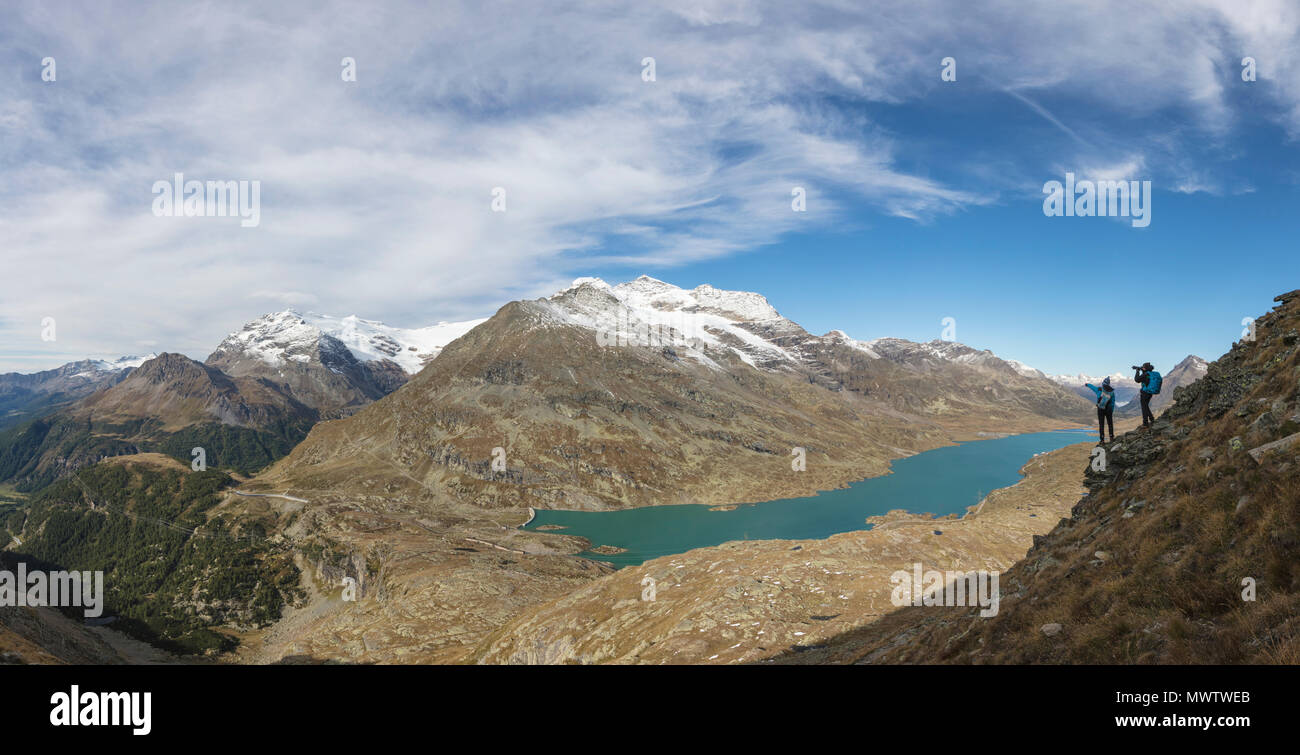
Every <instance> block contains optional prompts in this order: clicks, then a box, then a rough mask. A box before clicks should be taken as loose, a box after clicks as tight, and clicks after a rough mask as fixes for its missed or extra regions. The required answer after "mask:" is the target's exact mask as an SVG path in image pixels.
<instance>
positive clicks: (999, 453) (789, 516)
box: [524, 430, 1093, 567]
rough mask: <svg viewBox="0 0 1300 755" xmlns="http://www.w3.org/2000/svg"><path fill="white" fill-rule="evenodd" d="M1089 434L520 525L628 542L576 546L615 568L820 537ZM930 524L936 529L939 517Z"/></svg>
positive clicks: (995, 484) (1018, 440) (934, 506)
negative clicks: (849, 478) (804, 491)
mask: <svg viewBox="0 0 1300 755" xmlns="http://www.w3.org/2000/svg"><path fill="white" fill-rule="evenodd" d="M1092 435H1093V433H1092V431H1090V430H1056V431H1052V432H1044V433H1026V434H1024V435H1012V436H1009V437H1006V438H995V439H990V440H978V441H971V442H967V443H961V444H958V445H956V446H947V447H945V448H936V449H934V450H933V451H925V452H922V453H919V454H916V455H915V456H909V457H908V458H906V459H896V460H894V461H892V462H890V467H891V469H892V473H891V474H887V475H885V476H883V477H873V478H871V479H869V480H862V481H860V482H854V483H850V485H849V487H847V488H842V489H840V490H830V491H825V492H822V493H819V494H817V495H815V496H808V497H805V498H786V499H783V500H779V501H767V502H765V503H752V504H742V505H741V506H739V507H738V508H736V509H735V510H734V511H710V510H709V507H708V506H705V505H693V504H686V505H677V506H651V507H647V508H640V509H629V510H627V511H548V510H538V511H537V516H536V517H535V518H534V519H533V521H531V522H529V523H528V525H527V526H526V527H525V528H524V529H529V530H533V529H537V528H538V527H541V526H544V525H548V524H550V525H560V526H562V527H564V528H565V529H563V530H559V531H560V532H563V533H564V534H566V535H579V536H581V537H585V538H587V539H588V540H590V541H591V544H592V546H593V547H595V546H600V545H612V546H615V547H618V548H626V549H627V552H626V553H619V554H615V555H603V554H596V553H590V552H586V553H583V554H582V555H583V556H586V557H588V558H594V559H599V560H601V561H608V562H610V563H613V564H614V565H616V566H620V567H622V566H632V565H635V564H640V563H642V562H644V561H647V560H649V559H652V558H658V557H659V556H667V555H670V554H674V553H683V552H685V551H688V550H691V549H692V548H703V547H706V546H711V545H718V544H720V543H725V542H728V541H731V540H774V539H776V540H807V539H820V538H826V537H830V536H831V535H834V534H836V533H838V532H849V531H852V530H865V529H870V525H868V524H866V521H865V520H866V518H867V517H869V516H873V515H876V514H884V513H886V512H888V511H890V510H891V509H904V510H907V511H913V512H918V513H919V512H928V513H931V514H934V515H935V516H943V515H945V514H953V513H957V514H963V513H965V511H966V508H967V507H968V506H974V505H975V504H977V503H979V502H980V500H981V499H983V497H984V496H985V495H987V494H988V493H989V492H991V491H993V490H996V489H997V488H1004V487H1006V486H1008V485H1014V484H1015V483H1016V482H1017V481H1018V480H1020V479H1021V478H1020V468H1021V467H1022V466H1024V465H1025V462H1027V461H1029V459H1030V458H1032V457H1033V456H1034V455H1035V454H1038V453H1043V452H1045V451H1054V450H1056V449H1058V448H1063V447H1065V446H1068V445H1072V444H1074V443H1080V442H1082V441H1086V440H1088V439H1089V438H1091V437H1092ZM810 463H811V460H810ZM791 474H796V473H794V472H792V473H791ZM935 527H936V529H940V530H941V529H943V524H942V523H938V524H936V526H935Z"/></svg>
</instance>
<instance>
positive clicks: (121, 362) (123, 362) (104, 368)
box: [74, 354, 158, 375]
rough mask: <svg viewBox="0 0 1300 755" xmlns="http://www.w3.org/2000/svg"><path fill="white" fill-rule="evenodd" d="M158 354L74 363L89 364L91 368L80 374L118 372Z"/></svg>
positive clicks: (131, 367)
mask: <svg viewBox="0 0 1300 755" xmlns="http://www.w3.org/2000/svg"><path fill="white" fill-rule="evenodd" d="M156 356H158V355H157V354H146V355H145V356H142V357H137V356H126V357H118V358H117V359H113V360H108V359H88V360H86V361H85V362H75V363H74V364H87V363H88V366H89V370H87V371H86V372H82V373H79V374H82V375H85V374H87V373H88V372H117V371H118V370H132V369H135V368H136V367H139V366H140V365H142V364H144V363H145V362H147V361H149V360H150V359H153V358H154V357H156Z"/></svg>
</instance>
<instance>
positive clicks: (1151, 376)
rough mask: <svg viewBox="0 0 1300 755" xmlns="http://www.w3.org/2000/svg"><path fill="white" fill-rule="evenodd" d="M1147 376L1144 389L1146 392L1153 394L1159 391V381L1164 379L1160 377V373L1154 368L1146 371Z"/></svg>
mask: <svg viewBox="0 0 1300 755" xmlns="http://www.w3.org/2000/svg"><path fill="white" fill-rule="evenodd" d="M1147 377H1148V379H1147V387H1146V391H1147V393H1150V394H1151V395H1152V396H1154V395H1156V394H1157V393H1159V392H1160V383H1161V381H1162V380H1164V378H1162V377H1160V373H1159V372H1156V371H1154V370H1153V371H1151V372H1148V373H1147Z"/></svg>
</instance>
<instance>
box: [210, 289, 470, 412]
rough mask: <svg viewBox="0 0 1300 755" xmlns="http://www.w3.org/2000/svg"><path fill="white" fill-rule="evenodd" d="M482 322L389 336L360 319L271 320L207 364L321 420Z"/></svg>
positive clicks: (390, 386) (280, 315)
mask: <svg viewBox="0 0 1300 755" xmlns="http://www.w3.org/2000/svg"><path fill="white" fill-rule="evenodd" d="M479 322H481V320H471V321H469V322H460V323H439V324H438V325H433V326H429V327H426V328H413V329H404V328H395V327H392V326H389V325H385V324H383V323H381V322H376V321H373V320H363V319H361V318H359V317H355V316H353V317H342V318H337V317H330V316H329V315H320V314H301V313H299V312H296V311H294V310H292V309H289V310H285V311H283V312H274V313H271V314H268V315H263V316H262V317H260V318H258V319H256V320H254V321H252V322H250V323H248V324H247V325H245V326H244V327H243V329H242V330H239V331H237V332H235V333H231V334H230V335H229V336H227V337H226V338H225V340H223V341H222V342H221V343H220V344H219V345H218V346H217V348H216V350H215V351H213V352H212V354H211V355H210V356H209V357H208V359H207V362H206V363H207V364H208V365H209V366H212V367H217V368H219V369H220V370H222V371H223V372H225V373H226V374H228V375H231V376H233V377H260V378H265V379H267V380H270V381H272V382H273V383H275V384H277V385H282V386H284V387H285V388H287V390H288V391H289V393H290V394H291V395H293V396H294V398H296V399H297V400H299V401H301V402H303V403H304V404H306V405H308V406H310V407H312V408H314V409H316V410H318V411H320V412H321V416H322V417H326V418H328V417H334V416H339V415H341V414H348V413H350V412H352V411H354V410H356V409H357V408H359V407H361V406H363V405H365V404H368V403H370V402H371V401H374V400H376V399H378V398H382V397H383V396H386V395H388V394H389V393H392V392H393V391H395V390H397V389H398V388H399V387H401V386H402V385H403V384H404V383H405V382H406V381H407V380H408V379H410V376H411V375H412V374H414V373H416V372H419V370H420V369H421V368H422V367H423V365H424V363H425V362H427V361H428V360H429V359H432V358H433V357H434V356H436V355H437V354H438V352H440V351H441V350H442V347H443V346H446V345H447V344H448V343H450V342H451V341H453V340H455V339H456V338H458V337H460V336H462V335H464V334H465V333H466V332H468V331H469V330H471V329H472V328H473V327H474V326H475V325H477V324H478V323H479Z"/></svg>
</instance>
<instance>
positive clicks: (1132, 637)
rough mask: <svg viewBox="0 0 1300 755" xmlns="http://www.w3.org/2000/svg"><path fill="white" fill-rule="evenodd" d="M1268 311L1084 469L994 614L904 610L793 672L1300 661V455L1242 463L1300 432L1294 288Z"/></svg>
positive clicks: (1279, 450)
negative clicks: (1155, 413)
mask: <svg viewBox="0 0 1300 755" xmlns="http://www.w3.org/2000/svg"><path fill="white" fill-rule="evenodd" d="M1275 301H1278V302H1280V304H1279V305H1278V306H1277V307H1275V309H1274V311H1272V312H1270V313H1268V314H1267V315H1265V316H1263V317H1261V318H1260V319H1259V320H1258V321H1257V323H1256V332H1257V339H1256V340H1255V341H1254V342H1241V343H1237V344H1234V346H1233V347H1232V350H1231V351H1229V352H1228V353H1227V354H1225V355H1224V356H1223V357H1222V358H1220V359H1219V360H1217V361H1216V362H1214V363H1212V364H1210V365H1209V366H1208V369H1207V370H1206V371H1205V374H1204V376H1203V377H1202V378H1201V379H1199V380H1197V381H1195V382H1193V383H1191V384H1189V385H1183V386H1180V387H1178V388H1177V389H1176V390H1175V391H1173V394H1174V395H1173V398H1174V403H1173V405H1172V406H1170V407H1169V408H1168V410H1167V411H1165V412H1164V414H1163V415H1161V417H1160V418H1159V419H1158V420H1157V422H1156V425H1155V428H1154V429H1152V430H1135V431H1133V432H1130V433H1127V434H1125V435H1123V436H1121V437H1120V438H1118V439H1117V441H1116V442H1115V443H1113V444H1108V446H1107V447H1106V448H1107V453H1106V467H1105V469H1104V470H1102V469H1098V468H1095V467H1094V466H1092V465H1091V464H1090V465H1089V466H1088V467H1087V472H1086V478H1085V482H1086V484H1087V486H1088V488H1089V490H1090V493H1089V495H1087V496H1086V497H1084V498H1083V499H1082V500H1080V501H1079V503H1078V504H1077V505H1076V506H1074V508H1073V509H1072V512H1071V515H1070V517H1069V518H1068V519H1064V520H1062V521H1061V523H1060V524H1058V525H1057V526H1056V527H1055V529H1053V530H1052V531H1051V532H1050V533H1048V534H1047V535H1046V536H1044V537H1041V538H1035V542H1034V546H1033V548H1031V549H1030V551H1029V553H1028V554H1027V556H1026V557H1025V559H1024V560H1022V561H1021V562H1020V563H1019V564H1017V565H1016V566H1015V567H1014V568H1013V569H1012V570H1011V572H1010V573H1009V574H1007V575H1005V577H1004V579H1003V600H1002V610H1001V612H1000V613H999V614H998V615H997V616H996V617H993V618H990V619H981V618H979V617H978V615H977V614H976V613H975V612H974V611H971V610H969V609H964V608H944V609H928V610H920V609H913V608H906V609H902V610H900V611H898V612H896V613H893V614H891V615H889V616H887V617H885V618H884V619H881V620H880V621H878V622H876V623H874V624H871V625H869V626H866V627H864V628H862V629H859V630H856V631H851V632H848V633H846V634H844V635H842V636H840V637H837V638H835V639H833V640H831V641H830V642H829V643H827V644H828V647H827V648H825V649H824V650H821V651H819V652H818V653H812V654H806V656H796V655H791V656H789V657H788V658H787V660H789V661H790V662H792V663H802V662H809V661H814V662H835V663H844V662H876V663H899V662H902V663H936V662H943V663H1018V664H1023V663H1125V664H1127V663H1192V662H1195V663H1252V662H1255V663H1297V662H1300V624H1297V620H1296V617H1297V616H1300V579H1298V577H1300V571H1298V570H1297V568H1296V564H1298V563H1300V487H1298V486H1297V475H1296V471H1297V470H1298V469H1300V456H1297V447H1296V446H1295V445H1293V444H1291V443H1289V442H1288V443H1279V444H1277V445H1276V446H1274V447H1273V448H1272V449H1271V450H1270V451H1269V452H1268V453H1260V454H1259V455H1258V457H1259V458H1258V459H1255V458H1253V457H1252V456H1250V455H1249V454H1248V449H1251V448H1254V447H1256V446H1257V445H1264V444H1268V443H1273V442H1276V441H1279V440H1284V439H1286V438H1289V437H1291V436H1292V435H1294V434H1295V433H1296V432H1297V430H1300V411H1297V409H1300V403H1298V402H1300V346H1298V345H1297V342H1298V341H1300V339H1298V338H1296V335H1295V334H1296V331H1297V328H1300V291H1293V292H1291V293H1288V294H1283V295H1282V296H1279V297H1277V299H1276V300H1275ZM1103 555H1104V557H1102V556H1103ZM1054 624H1059V625H1060V627H1061V629H1060V630H1059V631H1057V632H1053V633H1051V634H1048V633H1046V632H1041V631H1039V628H1040V627H1045V626H1051V625H1054Z"/></svg>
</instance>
